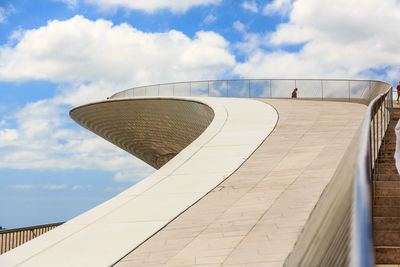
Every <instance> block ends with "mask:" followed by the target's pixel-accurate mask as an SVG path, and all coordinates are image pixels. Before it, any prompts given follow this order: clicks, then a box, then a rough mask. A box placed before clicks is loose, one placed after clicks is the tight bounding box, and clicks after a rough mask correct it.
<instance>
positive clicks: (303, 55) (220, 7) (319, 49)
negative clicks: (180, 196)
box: [0, 0, 400, 228]
mask: <svg viewBox="0 0 400 267" xmlns="http://www.w3.org/2000/svg"><path fill="white" fill-rule="evenodd" d="M397 10H400V3H399V1H398V0H386V1H384V2H383V3H382V2H381V1H378V0H367V1H363V4H362V5H360V1H359V0H335V1H333V0H295V1H291V0H270V1H257V0H237V1H233V0H186V1H173V0H147V1H142V0H35V1H30V0H13V1H11V0H0V90H1V97H0V210H1V211H2V212H1V213H0V226H3V227H6V228H13V227H21V226H28V225H34V224H44V223H52V222H58V221H65V220H68V219H70V218H72V217H74V216H76V215H79V214H80V213H82V212H84V211H86V210H88V209H90V208H91V207H94V206H96V205H98V204H99V203H101V202H103V201H105V200H106V199H109V198H110V197H112V196H114V195H115V194H117V193H119V192H121V191H122V190H124V189H126V188H128V187H129V186H131V185H132V184H134V183H136V182H137V181H139V180H141V179H143V178H144V177H146V176H147V175H149V174H150V173H152V172H153V171H154V170H153V169H152V168H150V167H148V166H146V165H145V164H144V163H142V162H140V161H139V160H137V159H135V158H134V157H133V156H131V155H129V154H127V153H125V152H124V151H121V150H120V149H118V148H116V147H114V146H113V145H111V144H109V143H107V142H106V141H104V140H102V139H100V138H98V137H96V136H95V135H93V134H91V133H90V132H88V131H87V130H85V129H83V128H81V127H80V126H78V125H76V124H75V123H74V122H73V121H72V120H71V119H70V118H69V116H68V111H69V110H70V109H71V108H72V107H74V106H77V105H80V104H85V103H88V102H90V101H96V100H101V99H104V98H106V97H107V96H109V95H111V94H113V93H115V92H118V91H121V90H123V89H126V88H130V87H134V86H140V85H146V84H152V83H163V82H174V81H185V80H202V79H224V78H349V79H358V78H360V79H378V80H383V81H387V82H390V83H396V81H397V79H399V77H400V54H399V53H398V51H400V42H399V41H398V39H399V38H398V36H400V27H398V25H400V14H399V13H398V12H397Z"/></svg>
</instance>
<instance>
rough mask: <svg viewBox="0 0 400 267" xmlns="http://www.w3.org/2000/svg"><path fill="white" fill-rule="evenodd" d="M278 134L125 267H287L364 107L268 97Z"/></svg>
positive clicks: (137, 251)
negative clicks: (277, 117)
mask: <svg viewBox="0 0 400 267" xmlns="http://www.w3.org/2000/svg"><path fill="white" fill-rule="evenodd" d="M260 101H266V102H267V103H269V104H271V105H273V106H274V107H275V108H276V109H277V110H278V112H279V121H278V124H277V126H276V128H275V130H274V131H273V132H272V133H271V135H270V136H269V137H268V138H267V139H266V140H265V141H264V142H263V144H262V145H261V146H260V147H259V148H258V149H257V150H256V151H255V152H254V154H253V155H252V156H251V157H250V158H249V159H248V160H247V161H246V162H245V163H244V164H243V165H242V166H241V167H240V168H239V169H238V170H237V171H236V172H235V173H234V174H233V175H231V176H230V177H229V178H228V179H226V180H225V181H223V182H222V183H221V184H220V185H219V186H218V187H217V188H216V189H214V190H213V191H212V192H210V193H208V194H207V195H206V196H205V197H204V198H202V199H201V200H200V201H199V202H197V203H196V204H195V205H193V206H192V207H191V208H189V209H188V210H186V211H185V212H184V213H183V214H182V215H180V216H179V217H178V218H176V219H175V220H174V221H173V222H171V223H170V224H168V225H167V226H166V227H165V228H163V229H162V230H161V231H160V232H158V233H157V234H156V235H154V236H153V237H152V238H150V239H149V240H147V241H146V242H145V243H144V244H142V245H141V246H140V247H138V248H137V249H135V250H134V251H132V252H131V253H130V254H129V255H127V256H126V257H125V258H124V259H122V260H121V261H120V262H119V263H118V264H117V266H199V265H200V266H282V265H283V263H284V261H285V259H286V257H287V256H288V255H289V253H290V252H291V251H292V248H293V246H294V244H295V242H296V240H297V238H298V237H299V235H300V232H301V231H302V229H303V227H304V225H305V224H306V222H307V219H308V217H309V216H310V214H311V212H312V210H313V208H314V207H315V205H316V203H317V201H318V199H319V197H320V196H321V194H322V192H323V190H324V188H325V187H326V185H327V184H328V183H329V181H330V179H331V177H332V176H333V174H334V172H335V170H336V168H337V166H338V164H339V162H340V160H341V159H342V158H343V155H344V153H345V151H346V149H347V147H348V145H349V144H350V142H351V140H352V138H353V137H354V136H355V134H356V133H357V129H358V127H359V126H360V124H361V122H362V120H363V118H364V114H365V109H366V107H365V106H364V105H359V104H352V103H341V102H322V101H301V100H279V99H278V100H276V99H264V100H260Z"/></svg>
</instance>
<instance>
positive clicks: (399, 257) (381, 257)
mask: <svg viewBox="0 0 400 267" xmlns="http://www.w3.org/2000/svg"><path fill="white" fill-rule="evenodd" d="M375 262H376V263H377V264H382V263H383V264H399V263H400V247H395V246H393V247H389V246H379V247H375Z"/></svg>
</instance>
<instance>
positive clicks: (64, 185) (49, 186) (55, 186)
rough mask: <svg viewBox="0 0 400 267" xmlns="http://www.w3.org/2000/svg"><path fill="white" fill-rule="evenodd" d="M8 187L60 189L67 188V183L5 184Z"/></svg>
mask: <svg viewBox="0 0 400 267" xmlns="http://www.w3.org/2000/svg"><path fill="white" fill-rule="evenodd" d="M7 187H8V188H11V189H33V188H39V189H44V190H60V189H66V188H68V185H66V184H36V185H33V184H11V185H8V186H7Z"/></svg>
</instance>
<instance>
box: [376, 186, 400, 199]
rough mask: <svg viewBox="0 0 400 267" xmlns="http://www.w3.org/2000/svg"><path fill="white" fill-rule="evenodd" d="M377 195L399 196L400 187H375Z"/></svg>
mask: <svg viewBox="0 0 400 267" xmlns="http://www.w3.org/2000/svg"><path fill="white" fill-rule="evenodd" d="M375 196H377V197H397V196H400V188H379V187H376V188H375Z"/></svg>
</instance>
